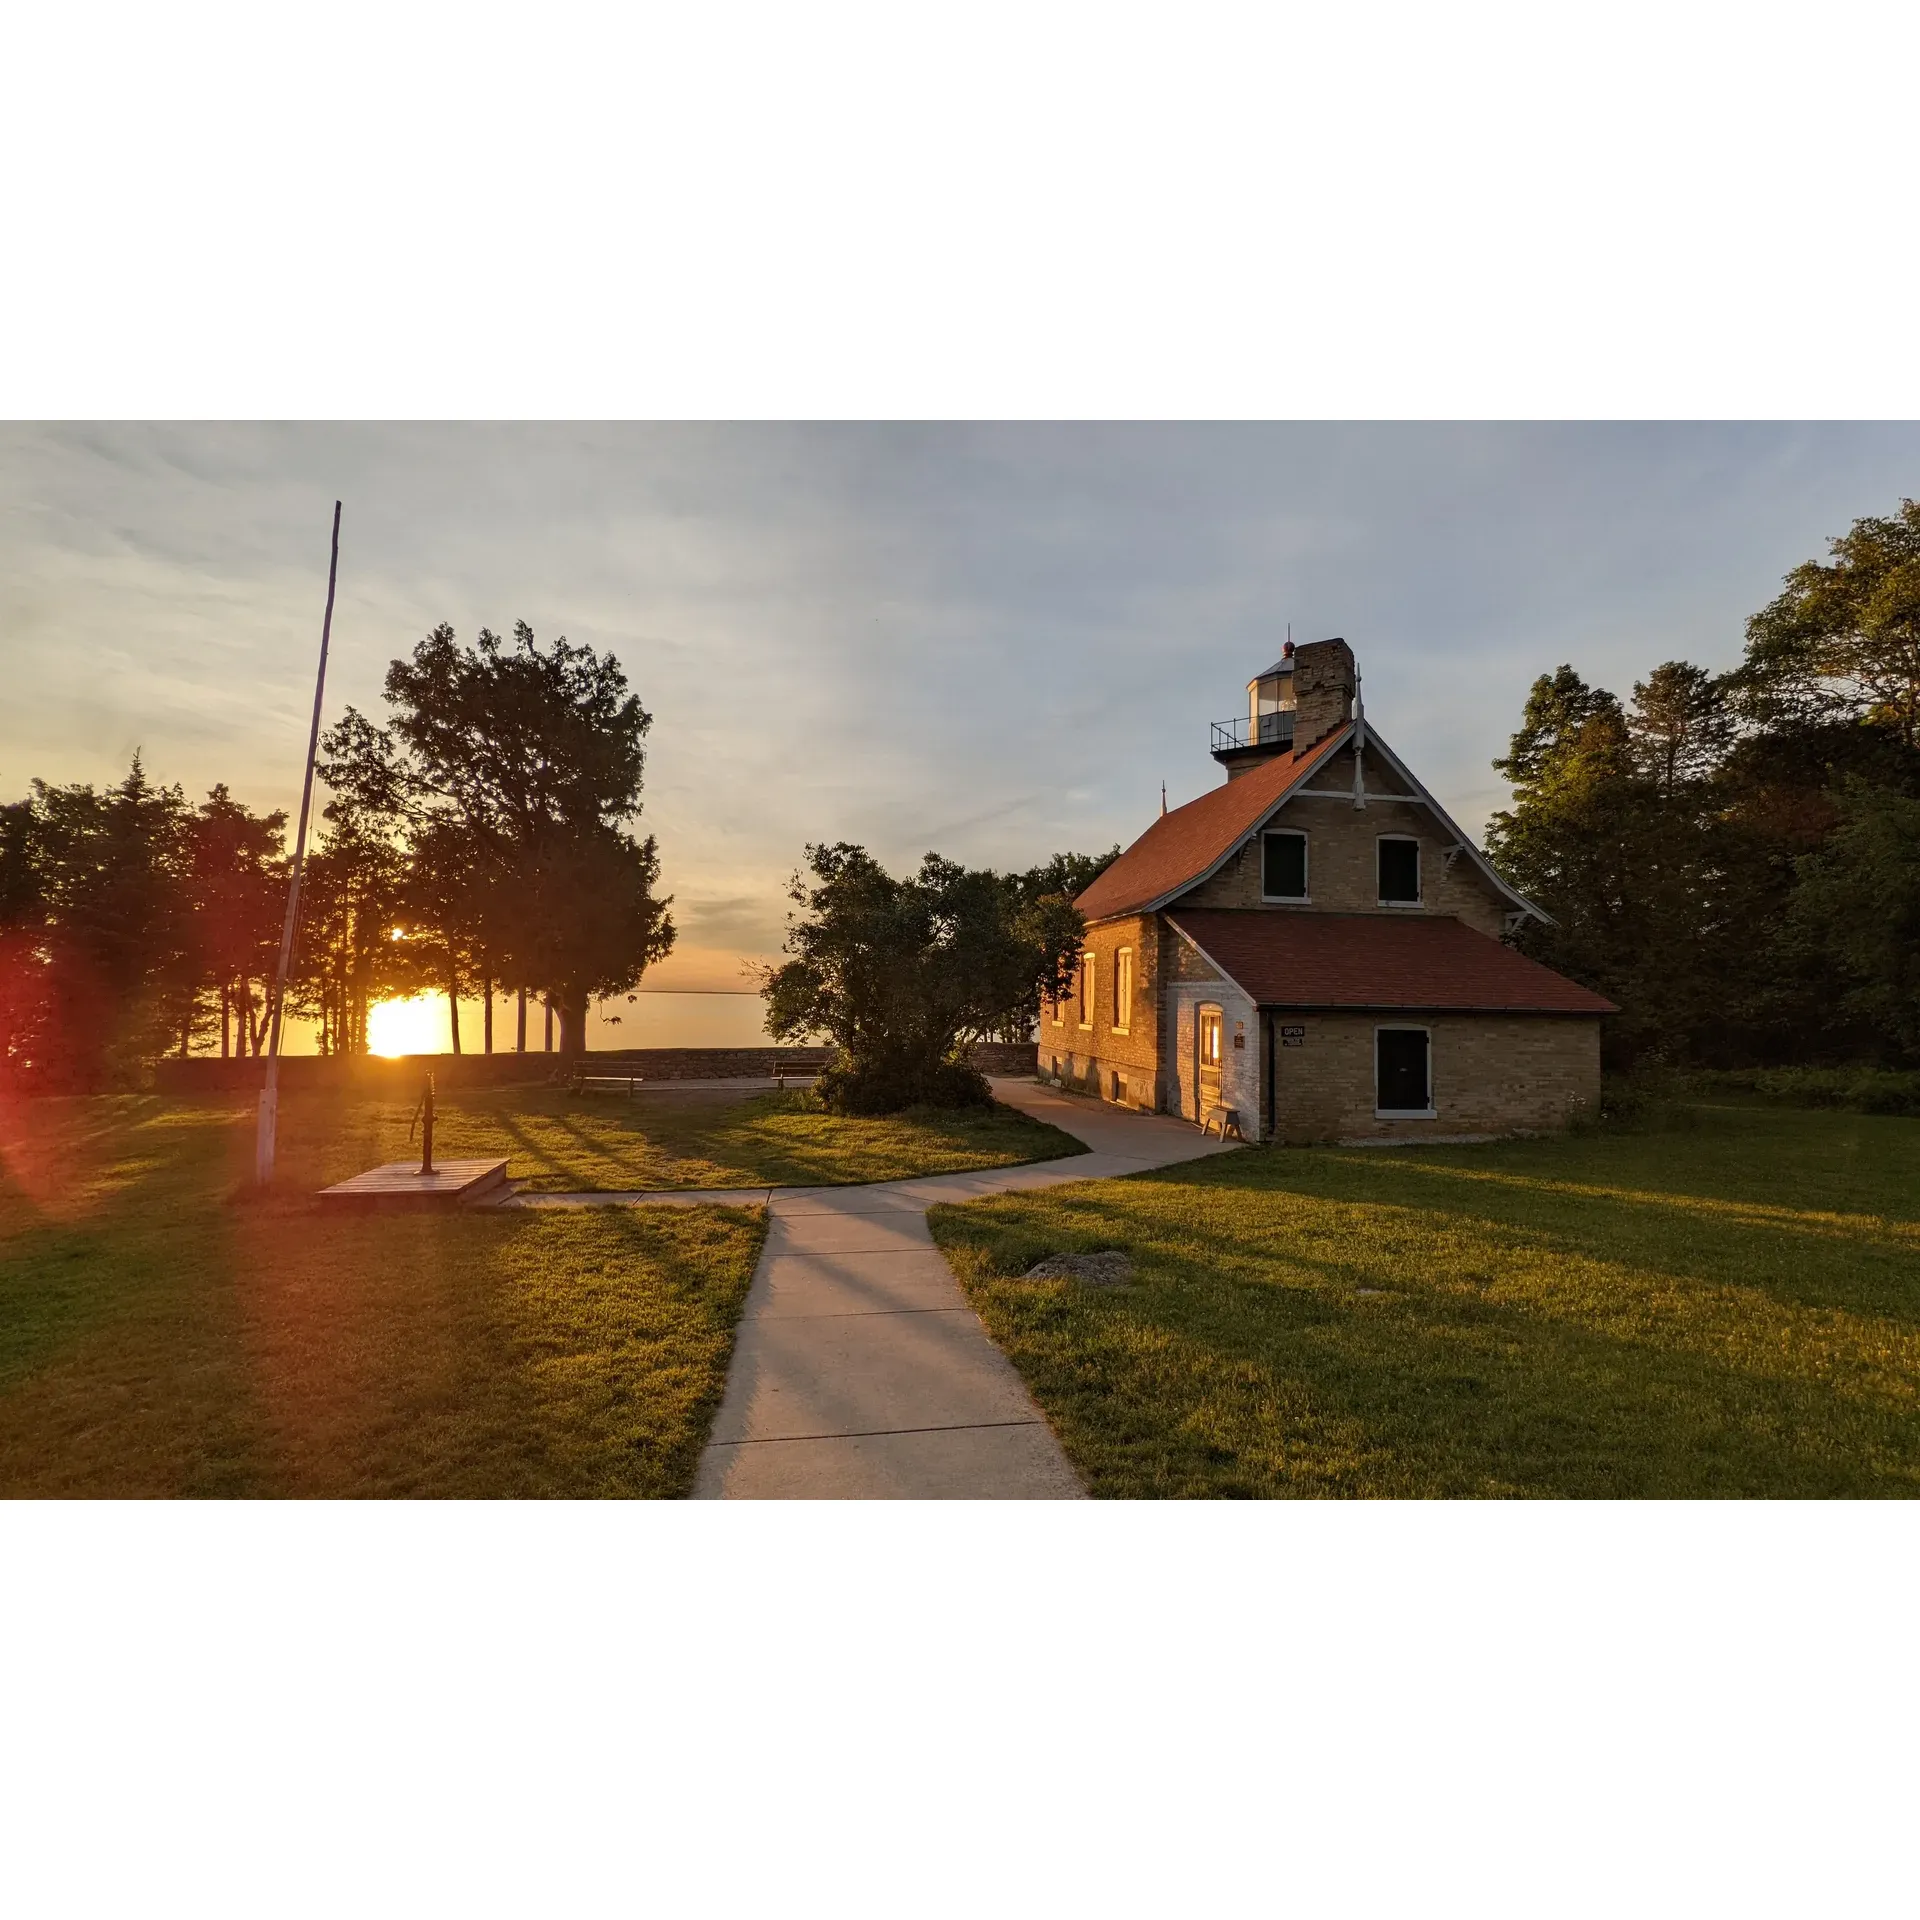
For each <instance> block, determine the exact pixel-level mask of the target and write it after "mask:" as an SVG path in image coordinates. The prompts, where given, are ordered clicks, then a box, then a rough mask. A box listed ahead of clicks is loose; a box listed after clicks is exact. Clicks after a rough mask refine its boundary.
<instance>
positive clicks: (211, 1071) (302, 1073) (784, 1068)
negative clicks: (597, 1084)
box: [153, 1041, 1034, 1094]
mask: <svg viewBox="0 0 1920 1920" xmlns="http://www.w3.org/2000/svg"><path fill="white" fill-rule="evenodd" d="M832 1058H833V1049H832V1048H831V1047H630V1048H626V1049H623V1050H620V1051H617V1052H607V1053H588V1054H583V1055H582V1056H581V1057H580V1061H579V1064H580V1065H581V1066H583V1067H584V1068H585V1069H586V1070H587V1071H588V1072H589V1073H605V1074H619V1073H634V1074H639V1075H641V1076H643V1077H644V1078H646V1079H648V1080H762V1079H765V1078H767V1077H768V1076H769V1075H771V1074H774V1073H781V1072H785V1073H795V1072H807V1071H818V1070H819V1069H820V1068H821V1067H824V1066H825V1065H826V1064H827V1062H828V1061H829V1060H831V1059H832ZM973 1060H974V1064H975V1065H976V1066H978V1067H979V1069H980V1071H981V1072H982V1073H1002V1074H1031V1073H1032V1072H1033V1071H1034V1048H1033V1043H1032V1042H1031V1041H1027V1042H1025V1043H1024V1044H1021V1043H1015V1044H1006V1043H1001V1042H995V1043H993V1044H990V1045H986V1046H979V1047H975V1048H974V1049H973ZM564 1071H565V1061H564V1059H563V1057H562V1056H561V1055H560V1054H557V1053H432V1054H418V1053H417V1054H403V1055H402V1056H401V1057H400V1058H399V1059H396V1060H387V1059H376V1058H373V1057H372V1056H360V1057H346V1058H340V1059H326V1058H324V1057H322V1056H321V1055H318V1054H289V1055H285V1056H283V1057H282V1059H281V1062H280V1084H281V1086H283V1087H285V1088H287V1089H288V1090H289V1091H293V1090H295V1089H298V1088H301V1087H337V1086H354V1087H368V1088H374V1087H379V1088H387V1087H391V1088H393V1089H394V1090H395V1091H396V1092H400V1091H404V1090H406V1089H408V1088H411V1087H417V1086H418V1085H419V1084H420V1082H421V1081H422V1080H424V1079H425V1077H426V1076H427V1074H428V1073H431V1074H432V1075H433V1078H434V1085H435V1086H436V1087H438V1088H443V1089H447V1088H454V1087H500V1086H515V1085H525V1084H527V1083H528V1082H534V1083H538V1082H540V1081H543V1080H546V1079H549V1078H550V1077H551V1076H553V1075H554V1074H556V1073H562V1072H564ZM265 1073H266V1063H265V1062H264V1061H260V1060H159V1061H156V1062H155V1063H154V1076H153V1077H154V1087H155V1090H156V1091H157V1092H160V1093H183V1094H207V1093H253V1092H257V1091H258V1089H259V1087H260V1083H261V1079H262V1077H263V1076H264V1075H265Z"/></svg>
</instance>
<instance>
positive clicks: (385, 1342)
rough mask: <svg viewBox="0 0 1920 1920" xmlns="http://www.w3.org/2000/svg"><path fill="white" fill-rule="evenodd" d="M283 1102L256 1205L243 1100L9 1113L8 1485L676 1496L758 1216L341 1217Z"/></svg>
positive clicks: (5, 1218)
mask: <svg viewBox="0 0 1920 1920" xmlns="http://www.w3.org/2000/svg"><path fill="white" fill-rule="evenodd" d="M292 1117H294V1119H295V1122H296V1124H295V1125H294V1126H292V1127H291V1128H290V1129H289V1130H288V1131H289V1136H290V1137H289V1138H288V1139H286V1140H285V1141H284V1142H283V1167H284V1168H285V1169H286V1170H287V1172H288V1174H289V1182H288V1188H287V1190H286V1191H285V1192H283V1193H281V1194H277V1195H275V1196H273V1197H270V1198H267V1199H256V1198H252V1197H246V1198H237V1197H235V1196H236V1195H237V1194H243V1193H244V1191H245V1189H244V1185H243V1180H242V1175H243V1172H244V1168H245V1166H246V1162H247V1155H248V1153H249V1152H250V1147H251V1139H252V1129H251V1125H250V1121H249V1116H248V1115H247V1114H246V1113H245V1112H244V1111H243V1110H241V1109H239V1108H237V1107H235V1106H232V1105H217V1104H212V1103H201V1104H195V1103H179V1102H166V1101H161V1100H156V1099H145V1098H102V1099H94V1100H59V1101H55V1100H47V1101H34V1102H31V1103H28V1104H26V1105H25V1106H23V1107H21V1106H16V1107H14V1108H13V1109H11V1110H10V1111H9V1110H5V1109H0V1156H3V1157H4V1162H5V1178H4V1181H0V1494H9V1495H20V1494H39V1495H167V1494H178V1495H219V1494H255V1495H316V1496H355V1495H422V1496H425V1495H435V1496H440V1495H453V1496H497V1495H514V1496H538V1495H572V1496H597V1495H621V1494H640V1495H659V1494H682V1493H685V1492H686V1491H687V1489H688V1488H689V1486H690V1485H691V1483H692V1479H693V1474H694V1469H695V1466H696V1464H697V1462H698V1460H699V1455H700V1449H701V1447H702V1445H703V1444H704V1442H705V1439H706V1434H707V1429H708V1427H709V1426H710V1424H711V1422H712V1418H713V1413H714V1410H715V1408H716V1407H717V1406H718V1404H719V1397H720V1391H721V1387H722V1384H723V1382H724V1380H725V1376H726V1367H727V1359H728V1356H729V1354H730V1352H731V1350H732V1346H733V1329H734V1324H735V1322H736V1320H737V1319H738V1317H739V1312H740V1305H741V1302H742V1300H743V1299H744V1297H745V1294H746V1289H747V1283H748V1281H749V1280H750V1278H751V1277H752V1273H753V1267H754V1262H755V1261H756V1259H757V1258H758V1256H759V1247H760V1240H761V1235H762V1233H763V1231H764V1227H763V1221H762V1217H761V1215H760V1213H759V1212H758V1211H757V1210H748V1209H741V1208H719V1207H697V1208H685V1209H681V1208H674V1209H670V1210H669V1209H659V1210H647V1211H640V1210H636V1209H629V1208H608V1209H594V1210H592V1211H587V1212H571V1211H569V1212H551V1211H542V1212H537V1213H536V1212H530V1213H504V1214H502V1213H493V1214H459V1215H452V1216H443V1217H429V1216H421V1215H402V1216H392V1215H386V1216H373V1217H369V1216H355V1217H350V1218H335V1217H332V1216H329V1215H323V1214H321V1213H319V1212H318V1211H317V1210H316V1208H315V1207H314V1204H313V1202H312V1201H311V1199H310V1198H308V1197H306V1194H305V1193H304V1192H302V1191H301V1188H302V1187H303V1186H304V1187H305V1188H307V1189H310V1188H311V1186H312V1185H314V1184H317V1178H318V1176H319V1175H320V1174H321V1173H322V1172H326V1173H333V1172H335V1171H337V1170H343V1169H342V1166H341V1162H340V1160H339V1159H338V1157H337V1155H338V1153H339V1152H340V1151H345V1150H344V1149H336V1148H328V1149H327V1150H326V1151H325V1152H324V1153H316V1152H315V1151H314V1150H313V1148H312V1146H311V1144H310V1143H305V1142H303V1136H302V1124H301V1115H300V1109H299V1108H298V1107H297V1106H296V1107H295V1108H294V1110H293V1116H292ZM399 1124H400V1128H401V1131H402V1132H404V1130H405V1124H406V1123H405V1116H404V1115H402V1116H401V1119H400V1123H399ZM348 1157H349V1158H352V1155H351V1152H349V1153H348Z"/></svg>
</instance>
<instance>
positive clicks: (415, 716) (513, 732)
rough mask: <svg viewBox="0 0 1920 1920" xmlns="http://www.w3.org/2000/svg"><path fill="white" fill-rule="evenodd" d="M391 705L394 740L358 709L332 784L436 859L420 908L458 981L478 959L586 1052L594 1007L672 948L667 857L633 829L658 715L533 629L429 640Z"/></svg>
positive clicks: (601, 661)
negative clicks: (542, 1006) (552, 1016)
mask: <svg viewBox="0 0 1920 1920" xmlns="http://www.w3.org/2000/svg"><path fill="white" fill-rule="evenodd" d="M386 697H387V700H388V702H389V703H390V705H391V706H392V707H393V709H394V717H393V720H392V723H391V725H390V726H389V727H387V728H377V727H375V726H373V725H372V724H371V722H369V721H368V720H366V719H365V718H364V717H363V716H362V715H360V714H358V713H357V712H355V711H353V710H352V709H349V710H348V712H347V715H346V716H345V718H344V719H343V720H342V721H341V722H340V723H339V725H337V726H336V727H334V728H333V729H332V730H331V731H330V732H329V734H328V736H327V741H326V747H327V756H328V757H327V762H326V764H325V765H324V766H323V768H322V777H323V778H324V779H326V781H327V782H328V784H329V786H331V787H334V788H335V790H336V792H338V793H341V794H343V795H345V796H347V797H348V798H349V799H350V800H351V802H352V804H353V805H355V806H356V807H357V808H358V809H359V810H360V811H361V813H362V814H363V815H364V816H365V817H367V818H368V819H376V818H379V819H386V820H388V821H391V822H393V823H395V824H396V827H397V828H398V829H399V830H402V831H404V832H405V834H406V835H407V836H408V838H409V839H410V841H411V842H412V843H413V845H414V846H415V848H416V850H417V849H420V848H424V849H426V850H427V852H428V853H429V854H430V855H431V856H432V867H431V870H430V871H428V872H426V873H424V874H422V875H420V876H418V877H417V881H416V896H417V897H420V896H430V897H431V902H432V906H431V911H432V913H433V914H434V915H435V916H436V925H435V928H434V932H435V935H436V937H437V938H438V939H439V940H440V941H441V942H442V944H443V946H444V948H445V950H446V953H447V955H448V963H449V966H450V968H451V969H452V970H454V971H456V972H457V971H458V970H459V968H460V967H461V966H462V965H463V964H464V965H467V966H469V967H470V966H471V963H472V958H473V956H474V954H475V953H476V952H477V953H478V954H479V955H480V956H481V959H482V964H483V967H484V968H485V970H486V971H487V972H489V973H491V972H492V970H493V969H494V968H496V967H497V968H498V970H499V977H500V979H501V980H502V982H503V983H504V984H505V985H506V986H508V987H509V988H515V987H527V988H531V989H533V990H535V991H537V992H540V993H542V994H543V995H545V996H546V997H547V998H548V999H549V1000H550V1001H551V1002H552V1004H553V1005H554V1006H555V1007H556V1008H557V1010H558V1012H559V1015H560V1026H561V1047H562V1049H563V1051H566V1052H569V1053H578V1052H580V1051H582V1050H584V1048H585V1044H586V1030H585V1029H586V1014H587V1008H588V1006H589V1004H590V1002H591V1000H592V999H593V998H594V997H595V996H597V995H604V994H609V993H616V992H626V991H627V990H628V989H630V988H632V987H634V986H637V985H638V983H639V980H640V977H641V975H642V973H643V972H644V971H645V969H646V968H647V967H648V966H650V965H651V964H652V963H653V962H654V961H656V960H658V959H660V958H662V957H663V956H664V955H665V954H666V952H667V951H668V950H669V948H670V947H671V946H672V944H673V937H674V929H673V921H672V917H671V915H670V914H669V913H668V912H667V908H668V906H669V905H670V902H669V901H667V900H663V899H661V898H659V897H658V896H657V894H656V892H655V888H656V886H657V883H658V880H659V851H658V848H657V846H656V845H655V842H654V840H653V837H652V836H651V835H649V836H648V837H647V838H646V839H645V840H637V839H635V838H634V837H633V835H632V834H631V833H630V832H629V831H628V823H630V822H631V821H633V820H635V819H637V818H638V816H639V814H640V811H641V801H640V793H641V787H642V784H643V778H644V772H645V766H646V751H645V739H646V734H647V731H648V729H649V728H650V727H651V725H652V717H651V716H650V715H649V714H648V713H647V711H646V709H645V708H644V707H643V706H642V705H641V704H640V700H639V698H638V696H637V695H635V694H634V693H632V692H631V691H630V690H629V688H628V685H627V680H626V675H625V674H624V672H623V671H622V670H621V667H620V664H619V662H618V661H617V660H616V659H615V658H614V657H613V656H612V655H611V654H608V655H605V656H602V655H599V654H597V653H595V652H594V650H593V649H592V648H591V647H587V646H575V645H573V644H571V643H570V642H569V641H568V640H567V639H566V638H565V637H564V636H563V637H562V638H560V639H559V640H558V641H556V642H555V643H554V644H553V645H552V646H551V647H542V646H541V645H540V644H539V642H538V641H537V640H536V638H535V636H534V633H533V630H532V629H531V628H530V627H529V626H527V624H526V623H525V622H524V621H522V622H520V623H518V624H517V625H516V626H515V628H514V637H513V640H512V641H511V643H509V642H507V641H504V640H502V639H501V638H500V636H498V635H497V634H494V633H491V632H489V631H487V630H486V629H484V628H483V629H482V630H481V632H480V634H479V637H478V639H477V641H476V643H475V644H474V645H473V646H472V647H463V646H462V645H461V644H460V642H459V640H458V639H457V637H456V636H455V634H454V632H453V629H452V628H451V627H449V626H445V625H442V626H439V627H436V628H435V629H434V631H433V632H432V633H430V634H429V635H428V636H427V638H426V639H425V640H423V641H422V642H421V643H420V644H419V645H418V646H417V647H416V648H415V649H414V651H413V655H412V657H411V659H408V660H396V661H394V663H393V664H392V666H391V667H390V668H389V669H388V672H387V683H386Z"/></svg>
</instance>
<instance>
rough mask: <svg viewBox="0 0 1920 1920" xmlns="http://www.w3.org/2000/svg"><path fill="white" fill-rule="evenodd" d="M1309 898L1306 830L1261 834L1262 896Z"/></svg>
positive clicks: (1266, 898)
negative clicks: (1303, 831)
mask: <svg viewBox="0 0 1920 1920" xmlns="http://www.w3.org/2000/svg"><path fill="white" fill-rule="evenodd" d="M1306 897H1307V836H1306V835H1305V834H1304V833H1295V832H1291V831H1289V832H1278V833H1263V834H1262V835H1261V836H1260V898H1261V899H1262V900H1305V899H1306Z"/></svg>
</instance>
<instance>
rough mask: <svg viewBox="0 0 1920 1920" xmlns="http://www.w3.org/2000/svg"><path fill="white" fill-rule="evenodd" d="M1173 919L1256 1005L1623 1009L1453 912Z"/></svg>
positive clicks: (1248, 911)
mask: <svg viewBox="0 0 1920 1920" xmlns="http://www.w3.org/2000/svg"><path fill="white" fill-rule="evenodd" d="M1235 784H1236V785H1239V784H1242V783H1240V782H1236V783H1235ZM1167 918H1168V919H1169V920H1171V921H1172V922H1173V924H1174V925H1175V926H1176V927H1178V928H1179V929H1180V931H1181V932H1182V933H1184V934H1185V935H1186V936H1187V937H1188V938H1189V939H1190V940H1192V941H1193V942H1194V943H1195V944H1196V945H1197V946H1198V947H1199V948H1200V949H1201V951H1202V952H1203V953H1205V954H1206V955H1207V956H1208V957H1209V958H1210V959H1211V960H1213V961H1214V962H1215V963H1216V964H1217V965H1219V966H1221V967H1224V968H1225V969H1226V971H1227V972H1228V974H1229V975H1231V976H1232V978H1233V979H1234V981H1235V982H1236V983H1237V984H1238V985H1239V986H1241V987H1242V988H1244V989H1245V991H1246V992H1247V993H1248V994H1249V995H1251V997H1252V998H1253V1000H1254V1003H1255V1004H1256V1005H1258V1006H1263V1007H1403V1008H1408V1009H1412V1008H1419V1009H1423V1010H1428V1011H1434V1012H1443V1011H1451V1012H1461V1013H1618V1012H1619V1008H1618V1007H1616V1006H1615V1005H1614V1004H1613V1002H1612V1001H1611V1000H1603V999H1602V998H1601V997H1600V995H1599V994H1597V993H1592V992H1589V991H1588V989H1587V988H1585V987H1581V986H1576V985H1575V984H1574V983H1573V982H1572V981H1571V980H1569V979H1567V978H1566V977H1565V976H1564V975H1562V974H1558V973H1555V972H1554V971H1553V969H1552V968H1551V967H1543V966H1541V965H1540V963H1539V962H1538V961H1537V960H1529V959H1528V958H1527V957H1526V956H1525V955H1524V954H1519V953H1515V952H1514V950H1513V949H1512V948H1511V947H1506V946H1502V945H1501V944H1500V942H1499V941H1498V940H1494V939H1490V938H1489V937H1488V936H1487V935H1486V934H1484V933H1476V932H1475V931H1474V930H1473V929H1472V928H1471V927H1469V926H1465V925H1463V924H1462V923H1461V922H1460V921H1458V920H1455V919H1452V918H1451V917H1443V916H1438V915H1436V916H1433V917H1431V918H1430V917H1429V916H1427V915H1425V914H1412V913H1409V914H1406V915H1401V914H1397V913H1315V912H1312V911H1301V912H1294V911H1289V910H1281V911H1270V912H1263V911H1261V910H1260V909H1259V908H1257V907H1256V908H1241V909H1237V910H1236V909H1233V908H1228V907H1209V908H1193V909H1189V910H1186V911H1180V910H1178V909H1176V910H1175V911H1173V912H1171V913H1169V914H1168V915H1167Z"/></svg>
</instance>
